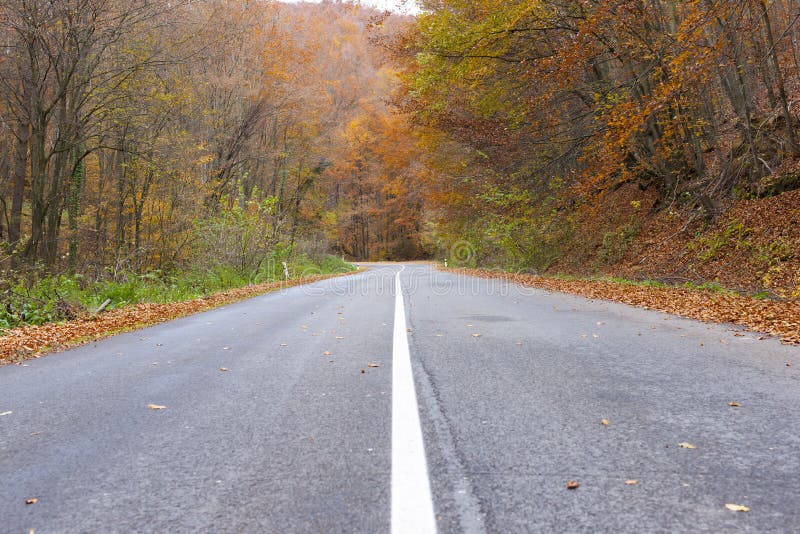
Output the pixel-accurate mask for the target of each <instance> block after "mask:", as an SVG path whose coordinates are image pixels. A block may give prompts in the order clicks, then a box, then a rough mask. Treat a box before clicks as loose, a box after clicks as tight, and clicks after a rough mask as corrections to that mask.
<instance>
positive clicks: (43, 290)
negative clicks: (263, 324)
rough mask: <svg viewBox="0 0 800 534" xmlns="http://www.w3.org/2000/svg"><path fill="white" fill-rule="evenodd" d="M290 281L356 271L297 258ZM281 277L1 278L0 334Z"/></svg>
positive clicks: (335, 262) (200, 273)
mask: <svg viewBox="0 0 800 534" xmlns="http://www.w3.org/2000/svg"><path fill="white" fill-rule="evenodd" d="M287 267H288V271H289V276H290V278H291V279H297V278H305V277H308V276H314V275H326V274H340V273H346V272H351V271H354V270H355V267H354V266H353V265H351V264H349V263H346V262H344V261H342V260H341V259H340V258H337V257H335V256H326V257H324V258H322V259H321V260H320V261H317V262H315V261H313V260H311V259H310V258H308V257H307V256H304V255H301V256H299V257H297V258H296V259H295V260H293V261H291V262H287ZM283 279H284V272H283V265H282V264H281V263H280V262H275V261H273V262H266V263H265V265H264V266H262V267H261V268H259V269H258V270H257V271H254V272H249V273H243V272H241V271H240V270H237V269H234V268H230V267H224V266H215V267H212V268H210V269H206V270H201V269H192V270H188V271H184V272H173V273H165V272H161V271H150V272H147V273H141V274H139V273H132V272H128V273H122V274H119V275H117V276H116V277H114V278H113V279H111V278H109V279H99V280H88V279H87V278H86V277H84V276H82V275H80V274H74V275H65V274H62V275H50V274H47V273H44V272H41V271H30V272H27V273H25V274H24V275H23V274H15V273H7V274H5V275H0V298H2V303H3V305H2V307H0V335H2V333H3V332H4V331H6V330H9V329H11V328H15V327H18V326H24V325H42V324H46V323H51V322H58V321H63V320H69V319H74V318H76V317H78V316H81V315H85V314H87V313H91V312H92V311H94V310H96V309H97V308H98V307H99V306H100V305H101V304H102V303H104V302H105V301H106V300H110V301H111V303H110V304H109V305H108V307H107V308H106V309H108V310H113V309H118V308H124V307H126V306H131V305H134V304H139V303H156V304H164V303H170V302H184V301H190V300H193V299H197V298H202V297H207V296H210V295H213V294H215V293H219V292H221V291H225V290H228V289H236V288H240V287H245V286H248V285H251V284H262V283H268V282H276V281H280V280H283Z"/></svg>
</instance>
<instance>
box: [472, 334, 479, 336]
mask: <svg viewBox="0 0 800 534" xmlns="http://www.w3.org/2000/svg"><path fill="white" fill-rule="evenodd" d="M472 337H481V335H480V334H472Z"/></svg>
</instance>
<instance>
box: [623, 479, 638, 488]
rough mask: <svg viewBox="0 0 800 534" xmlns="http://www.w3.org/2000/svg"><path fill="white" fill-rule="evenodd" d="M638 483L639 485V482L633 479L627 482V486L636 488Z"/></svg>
mask: <svg viewBox="0 0 800 534" xmlns="http://www.w3.org/2000/svg"><path fill="white" fill-rule="evenodd" d="M638 483H639V481H638V480H633V479H631V480H626V481H625V484H627V485H628V486H635V485H636V484H638Z"/></svg>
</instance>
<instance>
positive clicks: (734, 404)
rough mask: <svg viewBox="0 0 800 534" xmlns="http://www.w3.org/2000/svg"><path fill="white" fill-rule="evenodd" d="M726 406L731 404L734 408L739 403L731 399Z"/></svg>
mask: <svg viewBox="0 0 800 534" xmlns="http://www.w3.org/2000/svg"><path fill="white" fill-rule="evenodd" d="M728 406H733V407H734V408H738V407H739V406H741V404H739V403H738V402H736V401H731V402H729V403H728Z"/></svg>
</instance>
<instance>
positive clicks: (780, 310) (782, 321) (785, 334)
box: [447, 269, 800, 344]
mask: <svg viewBox="0 0 800 534" xmlns="http://www.w3.org/2000/svg"><path fill="white" fill-rule="evenodd" d="M447 270H449V271H452V272H457V273H461V274H466V275H469V276H477V277H480V278H498V279H503V280H508V281H510V282H514V283H517V284H520V285H524V286H528V287H536V288H539V289H545V290H548V291H558V292H561V293H570V294H573V295H579V296H582V297H587V298H590V299H601V300H610V301H614V302H621V303H624V304H630V305H632V306H638V307H641V308H645V309H651V310H658V311H662V312H666V313H672V314H675V315H680V316H683V317H688V318H691V319H698V320H700V321H707V322H715V323H732V324H736V325H740V326H744V327H746V328H748V329H750V330H753V331H756V332H766V333H770V334H774V335H776V336H779V337H780V338H781V339H782V340H783V341H784V342H786V343H793V344H800V300H798V299H792V300H782V301H781V300H765V299H755V298H752V297H746V296H742V295H737V294H735V293H729V292H715V291H708V290H701V289H686V288H677V287H653V286H644V285H629V284H624V283H620V282H612V281H605V280H563V279H556V278H548V277H542V276H536V275H530V274H516V273H505V272H499V271H492V270H485V269H447Z"/></svg>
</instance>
